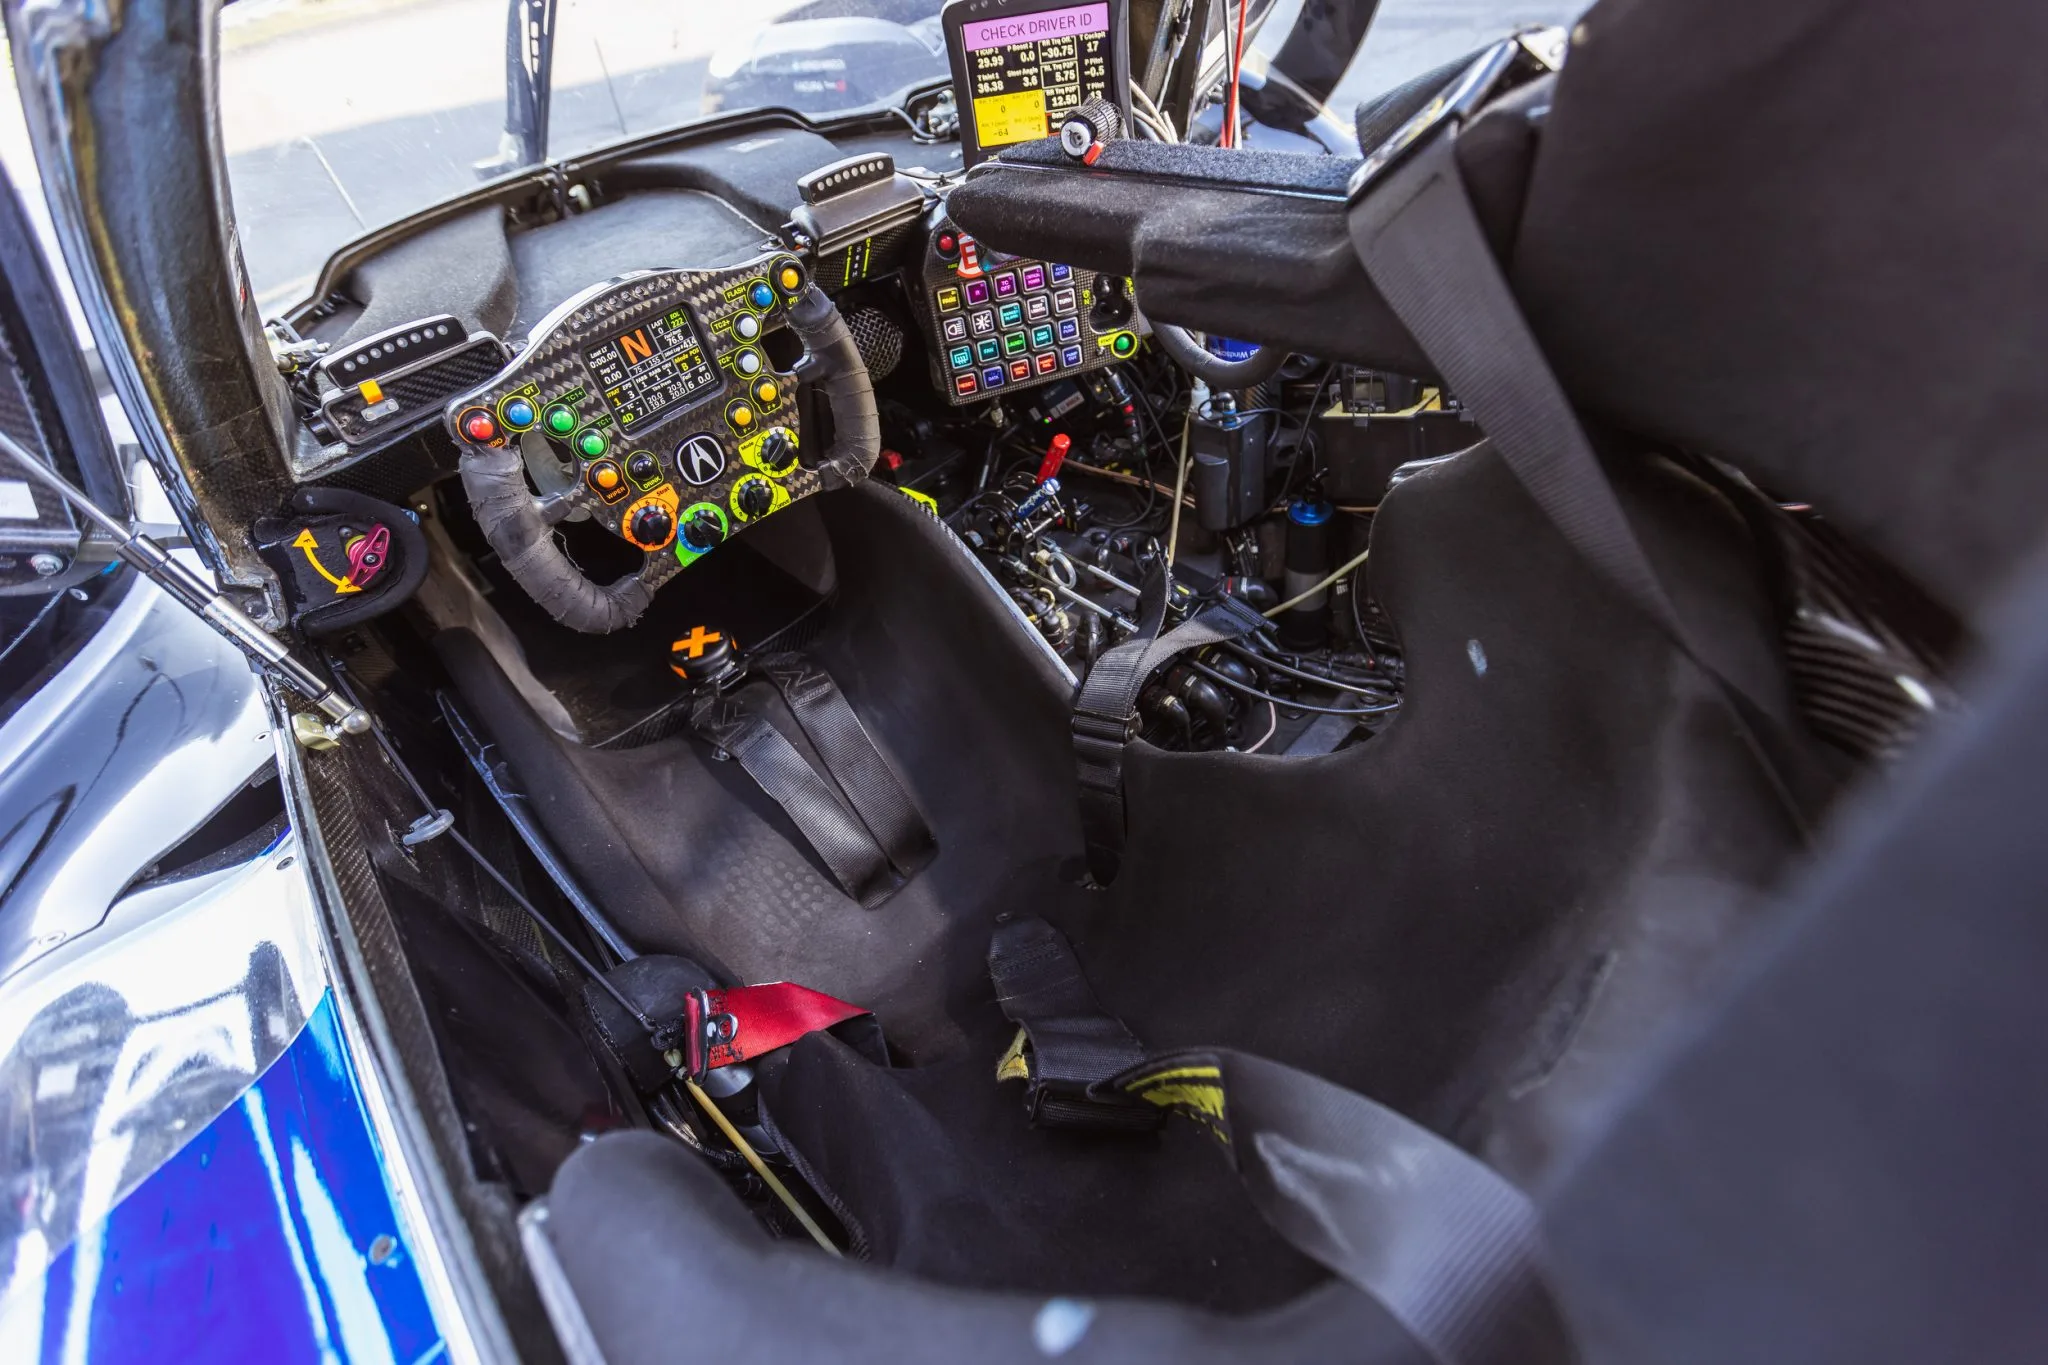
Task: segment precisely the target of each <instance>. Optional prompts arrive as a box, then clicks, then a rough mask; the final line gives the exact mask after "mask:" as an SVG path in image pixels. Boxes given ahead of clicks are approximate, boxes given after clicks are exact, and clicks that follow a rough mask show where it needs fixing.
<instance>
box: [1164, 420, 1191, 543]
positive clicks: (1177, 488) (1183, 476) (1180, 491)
mask: <svg viewBox="0 0 2048 1365" xmlns="http://www.w3.org/2000/svg"><path fill="white" fill-rule="evenodd" d="M1194 423H1195V405H1194V400H1193V399H1192V398H1191V399H1189V400H1188V410H1187V413H1186V414H1185V415H1184V416H1183V417H1182V418H1181V419H1180V468H1179V471H1178V472H1177V473H1175V474H1174V476H1173V521H1172V522H1171V523H1170V524H1169V525H1168V526H1167V528H1166V567H1167V568H1168V569H1169V570H1170V569H1172V568H1173V554H1174V550H1175V548H1176V547H1177V546H1178V545H1179V543H1180V507H1181V501H1180V500H1181V497H1182V495H1184V494H1185V493H1186V492H1187V489H1188V432H1189V431H1190V430H1191V429H1192V428H1193V427H1194Z"/></svg>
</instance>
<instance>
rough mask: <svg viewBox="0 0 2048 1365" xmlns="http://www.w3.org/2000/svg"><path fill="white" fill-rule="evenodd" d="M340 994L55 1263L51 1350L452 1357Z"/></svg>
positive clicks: (310, 1358)
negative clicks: (342, 1016)
mask: <svg viewBox="0 0 2048 1365" xmlns="http://www.w3.org/2000/svg"><path fill="white" fill-rule="evenodd" d="M410 1236H411V1234H410V1233H409V1231H408V1229H407V1228H406V1227H405V1226H404V1223H403V1221H402V1217H401V1214H400V1212H399V1209H398V1206H397V1202H396V1200H395V1198H394V1195H393V1192H392V1189H391V1184H390V1181H389V1178H388V1176H387V1173H386V1171H385V1167H384V1162H383V1159H382V1156H381V1155H380V1153H379V1151H378V1147H377V1141H376V1137H375V1135H374V1134H373V1132H372V1130H371V1128H370V1122H369V1116H368V1114H367V1113H365V1111H364V1108H363V1096H362V1092H361V1090H360V1088H359V1087H358V1085H357V1083H356V1078H355V1072H354V1069H353V1067H352V1066H351V1065H350V1061H349V1054H348V1047H347V1043H346V1041H345V1040H344V1039H343V1037H342V1034H341V1029H340V1026H339V1022H338V1020H337V1018H336V1016H335V1009H334V997H333V993H332V992H331V991H330V992H328V993H326V994H325V995H323V996H322V997H321V1000H320V1003H319V1005H318V1006H317V1007H316V1008H315V1009H314V1011H313V1013H312V1015H311V1017H310V1018H309V1019H308V1020H307V1021H306V1025H305V1027H304V1028H303V1029H301V1030H300V1032H299V1035H298V1037H297V1038H296V1039H294V1040H293V1041H292V1044H291V1046H290V1047H288V1048H287V1049H286V1050H285V1052H284V1054H283V1055H282V1056H280V1057H279V1058H278V1059H277V1061H276V1062H274V1063H273V1064H272V1065H271V1066H270V1067H269V1069H267V1070H266V1071H265V1072H264V1073H263V1075H262V1076H261V1077H260V1078H259V1079H258V1080H257V1082H256V1084H255V1085H253V1086H251V1087H250V1088H249V1089H248V1090H247V1091H245V1092H244V1093H243V1094H242V1096H241V1097H240V1098H239V1099H238V1100H236V1101H235V1103H234V1104H233V1105H232V1106H230V1107H229V1108H228V1109H227V1111H226V1112H224V1113H222V1114H221V1115H219V1116H218V1117H217V1118H215V1119H214V1120H213V1121H212V1122H211V1123H210V1124H208V1125H207V1126H206V1128H205V1129H204V1130H203V1131H201V1133H200V1134H199V1136H197V1137H196V1138H194V1139H193V1140H192V1141H191V1142H189V1143H187V1144H186V1145H185V1146H184V1147H183V1148H181V1149H180V1150H179V1151H178V1153H177V1154H176V1155H175V1156H173V1157H172V1158H171V1159H170V1160H169V1161H168V1162H166V1163H165V1164H164V1165H163V1166H161V1167H160V1168H158V1169H157V1170H156V1171H155V1172H154V1173H152V1174H151V1175H150V1176H149V1178H148V1179H146V1180H145V1181H144V1182H143V1183H142V1184H141V1185H139V1186H137V1187H136V1189H135V1190H134V1192H133V1193H131V1194H130V1195H129V1196H128V1197H127V1198H126V1199H123V1200H122V1201H121V1202H120V1203H119V1204H118V1205H116V1206H115V1208H114V1209H113V1210H112V1212H111V1213H109V1214H108V1215H107V1216H106V1217H105V1218H104V1219H102V1220H100V1221H99V1222H98V1223H96V1224H93V1225H90V1226H88V1227H86V1228H84V1229H82V1230H81V1233H80V1236H79V1238H78V1240H77V1241H76V1242H74V1243H73V1244H72V1245H71V1246H70V1247H67V1248H66V1249H65V1250H64V1251H63V1252H62V1253H61V1254H60V1255H59V1256H57V1257H56V1258H55V1259H54V1260H53V1261H52V1262H51V1264H50V1267H49V1271H48V1274H47V1278H46V1280H45V1284H44V1293H43V1320H42V1331H41V1351H40V1359H41V1360H42V1361H44V1362H47V1363H48V1365H58V1362H96V1361H124V1362H125V1361H151V1362H155V1361H165V1360H176V1361H181V1362H191V1363H192V1365H199V1363H200V1362H213V1361H250V1360H261V1361H265V1362H277V1365H288V1363H289V1362H298V1361H307V1362H348V1363H349V1365H367V1363H368V1362H393V1365H423V1362H428V1361H433V1360H436V1359H438V1358H440V1357H441V1356H442V1355H443V1354H444V1351H445V1346H444V1343H443V1341H442V1337H441V1332H440V1330H439V1328H438V1327H437V1326H436V1325H435V1322H434V1315H433V1310H432V1308H431V1306H430V1304H429V1302H428V1299H427V1294H426V1289H425V1286H424V1285H423V1284H422V1282H421V1278H420V1274H419V1270H418V1267H417V1265H416V1263H415V1260H414V1256H413V1247H412V1245H411V1242H410Z"/></svg>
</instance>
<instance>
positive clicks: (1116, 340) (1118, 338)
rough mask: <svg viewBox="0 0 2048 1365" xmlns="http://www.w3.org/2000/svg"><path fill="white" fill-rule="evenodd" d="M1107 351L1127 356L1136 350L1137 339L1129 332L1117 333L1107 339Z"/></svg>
mask: <svg viewBox="0 0 2048 1365" xmlns="http://www.w3.org/2000/svg"><path fill="white" fill-rule="evenodd" d="M1109 349H1110V350H1111V351H1113V352H1115V353H1116V354H1117V355H1129V354H1130V353H1131V352H1133V351H1135V350H1137V349H1138V339H1137V338H1136V337H1134V336H1132V335H1131V334H1130V333H1129V332H1118V333H1117V334H1116V335H1115V336H1113V337H1111V338H1110V339H1109Z"/></svg>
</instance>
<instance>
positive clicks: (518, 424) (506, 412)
mask: <svg viewBox="0 0 2048 1365" xmlns="http://www.w3.org/2000/svg"><path fill="white" fill-rule="evenodd" d="M499 416H501V417H503V418H504V419H505V425H506V426H508V427H510V428H511V429H512V430H514V431H524V430H526V429H527V428H528V427H530V426H532V425H533V424H534V422H535V420H536V419H537V417H538V414H536V413H535V412H534V410H533V404H532V403H530V402H528V401H527V400H526V399H524V398H507V399H506V400H505V407H504V409H503V411H501V412H500V413H499Z"/></svg>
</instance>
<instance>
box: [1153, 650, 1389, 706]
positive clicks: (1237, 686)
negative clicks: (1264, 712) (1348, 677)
mask: <svg viewBox="0 0 2048 1365" xmlns="http://www.w3.org/2000/svg"><path fill="white" fill-rule="evenodd" d="M1188 667H1189V668H1192V669H1194V670H1195V672H1197V673H1199V674H1201V675H1202V676H1203V677H1205V678H1207V679H1208V680H1209V681H1210V682H1213V683H1217V684H1219V685H1221V686H1223V687H1227V688H1229V689H1230V690H1231V691H1233V692H1241V693H1243V694H1244V695H1245V696H1247V697H1253V698H1256V699H1257V700H1259V701H1269V702H1272V703H1273V704H1274V705H1275V706H1284V707H1286V708H1287V709H1288V710H1290V711H1312V712H1314V713H1315V714H1316V715H1319V716H1377V715H1380V714H1382V713H1383V712H1387V711H1398V710H1400V709H1401V703H1399V702H1388V703H1387V704H1385V705H1384V706H1311V705H1309V704H1308V703H1307V702H1305V701H1295V700H1294V699H1293V698H1291V697H1276V696H1274V695H1273V694H1272V693H1271V692H1261V691H1260V690H1259V689H1258V688H1256V687H1247V686H1245V685H1244V684H1243V683H1241V682H1239V681H1238V680H1237V679H1235V678H1232V677H1227V676H1225V675H1224V674H1221V673H1218V672H1217V671H1216V670H1215V669H1213V668H1211V667H1209V665H1207V664H1205V663H1203V662H1202V661H1201V660H1199V659H1190V660H1188Z"/></svg>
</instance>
